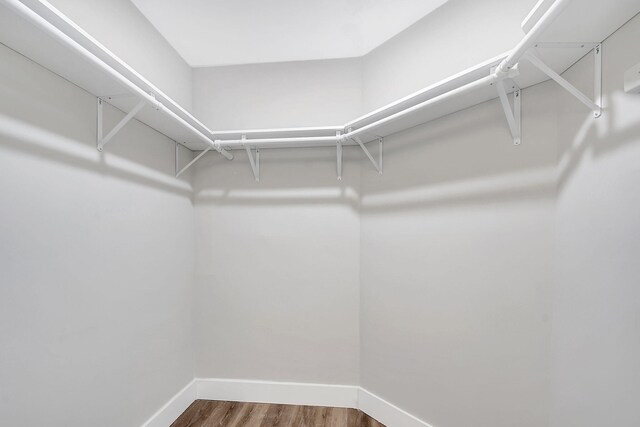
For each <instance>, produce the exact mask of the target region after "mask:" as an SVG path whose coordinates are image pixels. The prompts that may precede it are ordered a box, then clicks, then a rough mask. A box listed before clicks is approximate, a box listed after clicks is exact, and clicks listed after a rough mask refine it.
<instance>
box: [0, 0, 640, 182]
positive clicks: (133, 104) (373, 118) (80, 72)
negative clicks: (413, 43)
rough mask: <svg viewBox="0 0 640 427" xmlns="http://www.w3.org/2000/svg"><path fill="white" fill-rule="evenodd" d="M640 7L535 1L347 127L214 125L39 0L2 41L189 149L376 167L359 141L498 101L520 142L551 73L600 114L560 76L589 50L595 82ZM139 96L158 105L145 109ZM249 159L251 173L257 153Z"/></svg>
mask: <svg viewBox="0 0 640 427" xmlns="http://www.w3.org/2000/svg"><path fill="white" fill-rule="evenodd" d="M638 12H640V2H638V0H608V1H606V2H604V1H601V0H573V1H570V0H555V1H554V0H540V1H539V2H538V3H537V4H536V5H535V7H534V8H533V10H532V11H531V13H530V14H529V15H528V16H527V17H526V18H525V20H524V21H523V23H522V28H523V31H524V32H525V35H524V37H523V39H522V41H521V42H520V43H519V44H518V45H517V46H516V47H515V48H514V49H513V50H511V51H509V52H505V53H503V54H500V55H498V56H496V57H494V58H491V59H489V60H487V61H485V62H483V63H481V64H478V65H476V66H474V67H471V68H469V69H467V70H465V71H463V72H461V73H458V74H455V75H453V76H451V77H449V78H447V79H444V80H442V81H440V82H438V83H435V84H433V85H430V86H428V87H426V88H424V89H422V90H420V91H417V92H415V93H413V94H411V95H408V96H406V97H404V98H402V99H399V100H397V101H395V102H392V103H390V104H388V105H386V106H384V107H382V108H379V109H377V110H375V111H372V112H370V113H368V114H365V115H363V116H361V117H358V118H356V119H354V120H352V121H350V122H348V123H346V124H343V125H335V126H318V127H306V128H282V129H247V130H224V131H218V130H214V131H212V130H210V129H209V128H207V127H206V126H205V125H204V124H203V123H201V122H200V121H199V120H197V119H196V118H195V117H193V116H192V115H191V114H190V113H189V112H188V111H186V110H185V109H184V108H182V107H181V106H180V105H179V104H177V103H176V102H175V101H173V100H172V99H171V98H169V97H168V96H167V95H166V94H164V93H163V92H162V91H161V90H160V89H158V88H157V87H156V86H154V85H153V84H152V83H151V82H149V81H148V80H147V79H145V78H144V77H143V76H142V75H141V74H139V73H138V72H136V71H135V70H134V69H133V68H131V67H130V66H129V65H127V64H126V63H125V62H124V61H122V60H120V59H119V58H118V57H117V56H115V55H114V54H113V53H111V52H110V51H109V50H108V49H106V48H105V47H104V46H103V45H101V44H100V43H99V42H98V41H97V40H95V39H94V38H93V37H91V36H90V35H89V34H88V33H86V32H85V31H83V30H82V29H81V28H80V27H78V26H77V25H76V24H74V23H73V22H72V21H71V20H70V19H68V18H67V17H66V16H64V15H63V14H62V13H61V12H59V11H58V10H56V9H55V8H54V7H53V6H51V5H50V4H49V3H48V2H46V1H45V0H0V41H1V42H2V43H3V44H5V45H7V46H9V47H10V48H12V49H14V50H16V51H18V52H21V53H22V54H24V55H25V56H27V57H29V58H31V59H32V60H34V61H35V62H37V63H39V64H41V65H43V66H44V67H46V68H48V69H49V70H51V71H53V72H54V73H56V74H58V75H60V76H62V77H64V78H65V79H67V80H69V81H71V82H73V83H75V84H76V85H78V86H80V87H82V88H83V89H85V90H87V91H88V92H90V93H92V94H94V95H96V96H97V97H99V98H100V99H102V100H103V101H106V102H108V103H110V104H112V105H114V106H115V107H117V108H119V109H121V110H122V111H124V112H126V113H129V115H130V116H131V117H133V116H134V115H135V117H136V119H138V120H140V121H141V122H144V123H146V124H147V125H149V126H151V127H152V128H154V129H156V130H158V131H159V132H161V133H163V134H165V135H166V136H168V137H169V138H171V139H173V140H175V141H176V142H178V143H180V144H183V145H184V146H186V147H187V148H189V149H191V150H193V151H202V150H211V149H213V150H218V151H220V152H221V153H222V154H223V155H225V156H226V157H228V158H229V157H231V155H230V154H229V152H228V151H227V150H229V149H245V150H247V149H258V148H264V147H268V148H279V147H304V146H331V147H337V148H338V152H339V154H338V156H339V160H338V164H339V165H340V164H341V160H340V156H341V149H342V145H360V146H362V148H363V149H364V150H365V153H366V154H367V156H368V157H369V159H370V160H371V161H372V162H373V163H374V166H376V168H377V169H378V166H377V165H376V162H375V161H374V160H373V158H372V156H371V154H370V153H369V152H368V150H366V148H365V146H364V144H367V143H368V142H371V141H381V138H384V137H386V136H389V135H392V134H394V133H397V132H399V131H402V130H405V129H408V128H410V127H413V126H416V125H419V124H423V123H426V122H429V121H431V120H434V119H437V118H439V117H442V116H444V115H447V114H451V113H454V112H456V111H460V110H463V109H466V108H469V107H471V106H474V105H477V104H480V103H482V102H485V101H489V100H492V99H495V98H500V100H501V103H502V106H503V107H504V109H505V114H506V117H507V124H508V126H509V129H510V130H511V132H512V134H513V136H514V142H515V143H519V126H520V120H519V115H520V112H519V105H520V104H519V90H520V89H523V88H526V87H529V86H531V85H534V84H537V83H540V82H542V81H545V80H548V79H549V78H553V79H554V80H556V81H557V82H558V83H560V84H561V85H562V86H563V87H564V88H565V89H567V90H569V91H570V92H571V93H572V94H574V95H575V96H576V97H577V98H578V99H579V100H580V101H581V102H583V103H584V104H586V105H587V106H588V107H589V108H591V109H593V110H594V114H595V115H596V116H598V115H599V114H600V98H599V88H600V86H599V81H596V84H595V86H594V94H593V98H590V97H587V96H586V95H584V94H582V93H581V92H579V91H578V90H577V89H575V88H574V87H573V86H571V84H570V83H568V82H566V81H565V80H564V79H562V77H560V76H559V74H561V73H562V72H564V71H565V70H566V69H567V68H569V67H570V66H571V65H573V64H574V63H575V62H576V61H578V60H579V59H580V58H582V57H583V56H585V55H586V54H587V53H589V51H591V50H593V51H594V52H595V53H596V54H595V55H594V57H595V59H596V61H595V62H596V72H595V77H596V80H599V77H600V76H599V72H600V70H599V68H598V63H599V60H600V56H599V54H600V46H599V42H601V41H602V40H604V39H605V38H606V37H608V36H609V35H610V34H611V33H613V32H614V31H615V30H616V29H618V28H619V27H620V26H622V25H623V24H624V23H625V22H626V21H627V20H628V19H630V18H631V17H632V16H634V15H635V14H637V13H638ZM497 24H499V23H497ZM510 93H513V96H514V101H513V102H512V103H513V107H512V106H511V103H510V102H509V100H508V99H507V94H510ZM516 95H517V96H516ZM141 100H142V101H145V102H146V104H151V106H152V107H155V108H142V105H144V103H141ZM138 110H139V111H138ZM157 110H161V112H162V113H164V114H161V113H160V112H159V111H157ZM100 132H101V131H99V132H98V142H100V135H101V133H100ZM98 145H100V144H98ZM225 148H226V150H225ZM252 162H253V158H252ZM255 162H256V165H254V164H253V163H252V167H254V173H256V171H259V153H258V152H256V160H255ZM339 169H340V167H339ZM379 170H380V171H381V164H380V169H379ZM338 174H339V175H340V170H338ZM256 178H257V175H256Z"/></svg>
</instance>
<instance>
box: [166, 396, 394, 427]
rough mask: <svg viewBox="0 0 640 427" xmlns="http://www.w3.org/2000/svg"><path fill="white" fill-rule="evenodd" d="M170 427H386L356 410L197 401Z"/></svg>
mask: <svg viewBox="0 0 640 427" xmlns="http://www.w3.org/2000/svg"><path fill="white" fill-rule="evenodd" d="M171 427H385V426H384V425H382V424H380V423H379V422H377V421H376V420H374V419H373V418H371V417H369V416H368V415H366V414H364V413H363V412H361V411H359V410H357V409H346V408H327V407H321V406H297V405H277V404H270V403H244V402H223V401H218V400H196V401H195V402H193V403H192V404H191V406H189V407H188V408H187V409H186V410H185V411H184V412H183V413H182V415H180V417H179V418H178V419H177V420H176V421H175V422H174V423H173V424H171Z"/></svg>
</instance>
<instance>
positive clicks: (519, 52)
mask: <svg viewBox="0 0 640 427" xmlns="http://www.w3.org/2000/svg"><path fill="white" fill-rule="evenodd" d="M570 1H571V0H556V1H555V2H554V3H553V4H552V5H551V6H550V7H549V8H548V9H547V11H546V12H545V13H544V14H542V16H541V17H540V19H539V20H538V21H537V22H536V23H535V25H533V27H532V28H531V30H530V31H529V32H528V33H527V34H526V35H525V36H524V37H523V38H522V40H520V42H519V43H518V44H517V45H516V47H515V48H514V49H513V50H511V51H510V52H509V54H508V55H507V57H506V58H504V59H503V60H502V61H501V62H500V64H499V65H498V66H497V67H496V69H495V71H494V72H493V73H491V74H489V75H488V76H486V77H482V78H480V79H477V80H474V81H472V82H470V83H467V84H465V85H462V86H459V87H457V88H455V89H452V90H450V91H448V92H445V93H443V94H441V95H438V96H435V97H433V98H430V99H427V100H426V101H423V102H421V103H419V104H416V105H413V106H411V107H408V108H405V109H404V110H401V111H399V112H397V113H394V114H391V115H389V116H386V117H383V118H381V119H379V120H377V121H375V122H373V123H369V124H368V125H365V126H363V127H360V128H357V129H353V130H352V129H351V128H348V127H347V126H348V124H347V125H345V128H343V129H342V131H343V134H342V135H339V136H325V137H298V138H290V137H289V138H287V137H285V138H256V139H249V138H247V139H232V140H216V142H217V143H219V144H220V145H221V146H223V147H229V148H234V147H244V146H251V147H267V148H276V147H280V146H292V145H294V146H300V147H303V146H305V145H316V144H317V143H319V142H326V143H328V145H330V143H338V142H341V143H345V142H348V141H349V140H353V138H354V137H357V136H359V135H361V134H363V133H366V132H371V131H373V130H374V129H376V128H378V127H380V126H382V125H385V124H387V123H389V122H392V121H394V120H397V119H399V118H401V117H404V116H406V115H408V114H411V113H414V112H416V111H418V110H421V109H423V108H427V107H429V106H433V105H435V104H438V103H440V102H443V101H446V100H448V99H450V98H453V97H456V96H460V95H462V94H466V93H468V92H472V91H474V90H476V89H478V88H481V87H485V86H488V85H492V84H494V83H495V82H497V81H502V80H504V79H505V78H513V77H515V76H516V75H517V73H518V72H517V69H516V65H517V64H518V62H519V61H520V59H521V58H522V57H523V56H524V54H525V53H527V51H528V50H529V49H531V48H532V47H533V46H534V45H535V43H536V40H537V39H538V38H539V37H540V35H541V34H542V33H543V32H544V31H545V30H546V29H547V28H548V27H549V25H550V24H551V23H552V22H553V20H554V19H556V18H557V17H558V15H560V13H562V11H563V10H564V9H565V7H566V6H567V5H568V4H569V2H570ZM247 133H248V132H247ZM214 134H216V132H214Z"/></svg>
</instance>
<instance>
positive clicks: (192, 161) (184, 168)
mask: <svg viewBox="0 0 640 427" xmlns="http://www.w3.org/2000/svg"><path fill="white" fill-rule="evenodd" d="M211 150H212V148H211V147H207V148H205V149H204V151H203V152H202V153H200V154H198V155H197V156H196V157H194V159H193V160H191V161H190V162H189V163H187V165H186V166H185V167H183V168H182V169H180V170H179V171H178V173H177V174H176V178H177V177H179V176H180V175H182V174H183V172H184V171H186V170H187V169H189V168H190V167H191V165H193V164H194V163H195V162H197V161H198V160H200V158H201V157H202V156H204V155H205V154H207V153H208V152H209V151H211Z"/></svg>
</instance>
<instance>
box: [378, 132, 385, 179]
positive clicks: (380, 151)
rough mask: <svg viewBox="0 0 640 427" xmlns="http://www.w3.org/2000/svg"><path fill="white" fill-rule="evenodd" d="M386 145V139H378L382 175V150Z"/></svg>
mask: <svg viewBox="0 0 640 427" xmlns="http://www.w3.org/2000/svg"><path fill="white" fill-rule="evenodd" d="M383 144H384V138H382V137H380V138H378V150H379V151H378V170H379V171H380V175H382V148H383Z"/></svg>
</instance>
